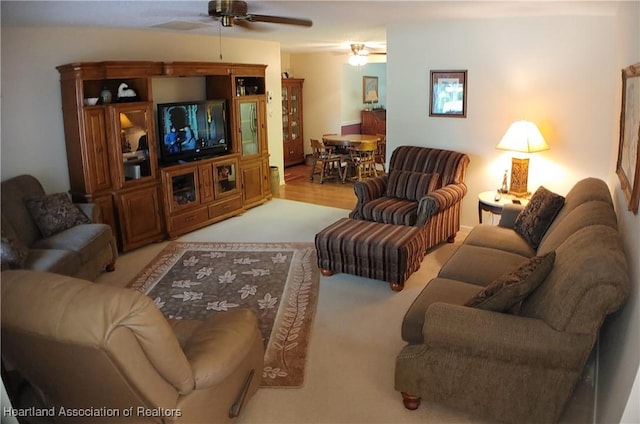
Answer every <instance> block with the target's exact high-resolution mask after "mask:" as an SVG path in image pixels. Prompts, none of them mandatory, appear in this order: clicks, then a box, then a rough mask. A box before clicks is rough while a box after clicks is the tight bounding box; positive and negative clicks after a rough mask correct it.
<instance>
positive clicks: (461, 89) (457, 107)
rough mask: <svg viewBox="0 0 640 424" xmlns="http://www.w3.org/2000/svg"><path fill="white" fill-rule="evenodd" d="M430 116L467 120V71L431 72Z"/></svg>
mask: <svg viewBox="0 0 640 424" xmlns="http://www.w3.org/2000/svg"><path fill="white" fill-rule="evenodd" d="M429 99H430V102H429V116H445V117H454V118H466V116H467V71H466V70H463V71H431V86H430V87H429Z"/></svg>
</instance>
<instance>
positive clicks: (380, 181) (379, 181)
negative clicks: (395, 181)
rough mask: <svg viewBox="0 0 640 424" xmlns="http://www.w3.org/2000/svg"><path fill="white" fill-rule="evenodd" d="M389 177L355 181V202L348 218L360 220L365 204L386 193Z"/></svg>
mask: <svg viewBox="0 0 640 424" xmlns="http://www.w3.org/2000/svg"><path fill="white" fill-rule="evenodd" d="M388 182H389V176H388V175H387V174H384V175H380V176H378V177H371V178H367V179H366V180H362V181H357V182H356V183H355V184H354V185H353V190H354V192H355V193H356V198H357V202H356V205H355V207H354V208H353V210H352V211H351V212H350V213H349V218H353V219H359V218H361V216H362V215H361V213H360V210H361V209H362V206H364V204H365V203H367V202H370V201H372V200H374V199H377V198H379V197H382V196H384V194H385V193H386V192H387V184H388Z"/></svg>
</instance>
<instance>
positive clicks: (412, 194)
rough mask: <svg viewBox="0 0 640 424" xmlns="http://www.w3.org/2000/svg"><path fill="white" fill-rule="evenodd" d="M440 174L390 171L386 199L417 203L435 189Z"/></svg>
mask: <svg viewBox="0 0 640 424" xmlns="http://www.w3.org/2000/svg"><path fill="white" fill-rule="evenodd" d="M439 179H440V174H425V173H422V172H412V171H400V170H397V169H392V170H391V172H390V173H389V182H388V183H387V194H386V195H387V197H395V198H397V199H405V200H413V201H418V200H420V199H422V198H423V197H424V196H425V195H426V194H427V193H429V192H430V191H433V190H435V189H436V187H437V185H438V180H439Z"/></svg>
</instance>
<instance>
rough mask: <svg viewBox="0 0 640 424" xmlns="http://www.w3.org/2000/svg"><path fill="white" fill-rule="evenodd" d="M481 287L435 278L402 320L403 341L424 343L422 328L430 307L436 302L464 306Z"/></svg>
mask: <svg viewBox="0 0 640 424" xmlns="http://www.w3.org/2000/svg"><path fill="white" fill-rule="evenodd" d="M479 290H482V288H481V287H479V286H477V285H475V284H467V283H463V282H462V281H456V280H449V279H447V278H438V277H436V278H434V279H432V280H431V281H429V283H428V284H427V285H426V287H425V288H424V289H422V291H421V292H420V294H419V295H418V297H416V299H415V300H414V301H413V303H412V304H411V306H410V307H409V309H408V310H407V312H406V314H405V315H404V318H403V320H402V329H401V331H402V339H403V340H404V341H406V342H408V343H411V344H420V343H423V342H424V338H423V336H422V326H423V325H424V317H425V313H426V312H427V309H429V306H431V305H432V304H434V303H436V302H443V303H449V304H453V305H464V304H465V302H467V301H468V300H469V299H471V298H472V297H473V296H474V295H475V294H476V293H478V291H479Z"/></svg>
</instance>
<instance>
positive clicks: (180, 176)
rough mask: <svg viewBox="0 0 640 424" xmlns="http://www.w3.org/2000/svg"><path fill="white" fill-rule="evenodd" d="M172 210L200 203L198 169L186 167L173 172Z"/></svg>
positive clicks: (171, 178)
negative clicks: (197, 182)
mask: <svg viewBox="0 0 640 424" xmlns="http://www.w3.org/2000/svg"><path fill="white" fill-rule="evenodd" d="M169 178H170V184H171V187H170V188H171V194H172V197H171V200H172V201H171V211H172V212H173V211H177V210H180V209H185V208H188V207H190V206H193V205H197V204H198V203H199V199H198V191H197V190H196V170H195V168H193V169H186V170H184V171H181V172H175V173H173V172H172V173H171V174H170V176H169Z"/></svg>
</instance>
